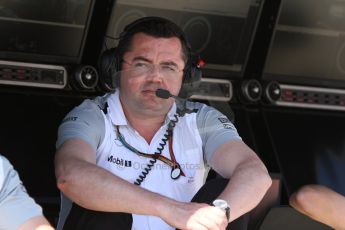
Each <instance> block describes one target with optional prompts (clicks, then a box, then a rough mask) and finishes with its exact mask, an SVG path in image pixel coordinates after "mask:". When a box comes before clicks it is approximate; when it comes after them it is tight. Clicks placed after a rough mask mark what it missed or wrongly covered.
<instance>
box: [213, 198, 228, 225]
mask: <svg viewBox="0 0 345 230" xmlns="http://www.w3.org/2000/svg"><path fill="white" fill-rule="evenodd" d="M212 205H213V206H215V207H217V208H220V209H223V210H224V211H225V215H226V218H227V219H228V222H229V221H230V206H229V205H228V202H226V200H221V199H217V200H214V201H213V202H212Z"/></svg>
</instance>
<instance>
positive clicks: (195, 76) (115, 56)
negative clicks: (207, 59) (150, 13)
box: [98, 17, 202, 98]
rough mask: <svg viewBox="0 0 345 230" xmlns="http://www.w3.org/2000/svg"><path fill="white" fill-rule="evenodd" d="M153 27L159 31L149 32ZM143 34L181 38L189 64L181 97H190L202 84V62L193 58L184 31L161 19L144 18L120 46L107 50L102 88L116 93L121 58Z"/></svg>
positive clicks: (127, 29) (127, 30)
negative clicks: (133, 39)
mask: <svg viewBox="0 0 345 230" xmlns="http://www.w3.org/2000/svg"><path fill="white" fill-rule="evenodd" d="M152 26H153V27H154V28H159V29H160V31H157V32H156V33H155V31H154V29H151V30H150V28H151V27H152ZM162 30H163V32H162ZM140 32H143V33H146V34H148V35H151V34H150V33H152V34H153V37H178V38H179V39H180V41H181V44H182V49H184V50H185V53H187V57H186V58H187V63H186V66H185V68H184V70H183V72H184V75H183V82H182V87H181V90H180V93H179V96H180V97H183V98H187V97H189V96H191V94H192V93H193V91H194V90H196V89H197V88H198V87H199V84H200V82H201V77H202V73H201V69H200V67H201V66H200V65H199V64H200V63H202V61H201V60H200V59H199V58H198V59H197V60H196V61H195V58H193V55H192V51H191V47H190V45H189V43H188V41H187V39H186V38H185V35H184V32H183V31H182V29H181V28H180V27H179V26H177V25H176V24H175V23H173V22H171V21H169V20H167V19H165V18H161V17H143V18H140V19H137V20H135V21H134V22H132V23H130V24H128V25H127V26H126V27H125V28H124V30H123V31H122V32H121V34H120V36H119V38H118V39H119V43H118V46H117V47H114V48H111V49H108V50H105V51H104V52H103V53H102V54H101V56H100V59H99V64H98V66H99V71H100V73H101V76H102V77H101V79H103V81H104V82H103V84H105V86H106V87H107V88H108V89H114V88H116V87H117V86H119V83H120V82H119V81H120V78H119V77H116V75H117V73H118V72H119V71H121V62H122V57H123V55H124V53H125V52H126V51H127V49H128V46H129V45H130V43H131V39H132V37H133V35H134V34H136V33H140ZM160 33H164V34H163V35H161V34H160ZM164 35H165V36H164Z"/></svg>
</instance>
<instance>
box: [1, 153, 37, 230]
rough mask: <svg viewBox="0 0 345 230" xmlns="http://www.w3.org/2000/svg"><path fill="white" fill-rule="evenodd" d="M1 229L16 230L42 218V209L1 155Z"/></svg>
mask: <svg viewBox="0 0 345 230" xmlns="http://www.w3.org/2000/svg"><path fill="white" fill-rule="evenodd" d="M0 165H1V166H0V183H1V184H0V229H6V230H7V229H8V230H15V229H17V228H18V227H19V226H20V225H21V224H23V223H25V222H26V221H28V220H29V219H31V218H33V217H36V216H41V215H43V214H42V208H41V207H40V206H39V205H38V204H37V203H36V202H35V201H34V200H33V199H32V198H31V197H30V196H29V195H28V193H27V192H26V189H25V187H24V186H23V184H22V181H21V180H20V178H19V176H18V173H17V171H16V170H14V168H13V166H12V165H11V163H10V162H9V161H8V160H7V159H6V158H5V157H3V156H1V155H0Z"/></svg>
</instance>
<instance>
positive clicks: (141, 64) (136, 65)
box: [133, 62, 149, 68]
mask: <svg viewBox="0 0 345 230" xmlns="http://www.w3.org/2000/svg"><path fill="white" fill-rule="evenodd" d="M148 65H149V64H148V63H145V62H135V63H133V66H134V67H139V68H140V67H144V68H145V67H148Z"/></svg>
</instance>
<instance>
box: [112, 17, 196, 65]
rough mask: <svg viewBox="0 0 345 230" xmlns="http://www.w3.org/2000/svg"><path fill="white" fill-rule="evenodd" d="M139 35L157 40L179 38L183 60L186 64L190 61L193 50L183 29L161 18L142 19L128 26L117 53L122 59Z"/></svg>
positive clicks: (121, 36)
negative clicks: (135, 37) (134, 38)
mask: <svg viewBox="0 0 345 230" xmlns="http://www.w3.org/2000/svg"><path fill="white" fill-rule="evenodd" d="M138 33H144V34H146V35H149V36H152V37H155V38H172V37H177V38H178V39H179V40H180V41H181V45H182V54H183V57H182V58H183V60H184V61H185V63H187V62H188V61H190V60H189V59H190V56H191V53H190V52H191V51H190V50H191V48H190V46H189V43H188V41H187V40H186V38H185V35H184V33H183V31H182V29H181V28H180V27H179V26H178V25H176V24H175V23H173V22H172V21H169V20H168V19H165V18H161V17H145V18H140V19H138V20H136V21H134V22H132V23H130V24H128V25H127V26H126V27H125V28H124V30H123V32H122V33H121V34H120V38H119V39H120V40H119V43H118V46H117V52H118V54H119V57H120V58H122V57H123V55H124V54H125V53H126V52H127V51H129V49H130V46H131V45H132V40H133V36H134V35H135V34H138Z"/></svg>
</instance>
